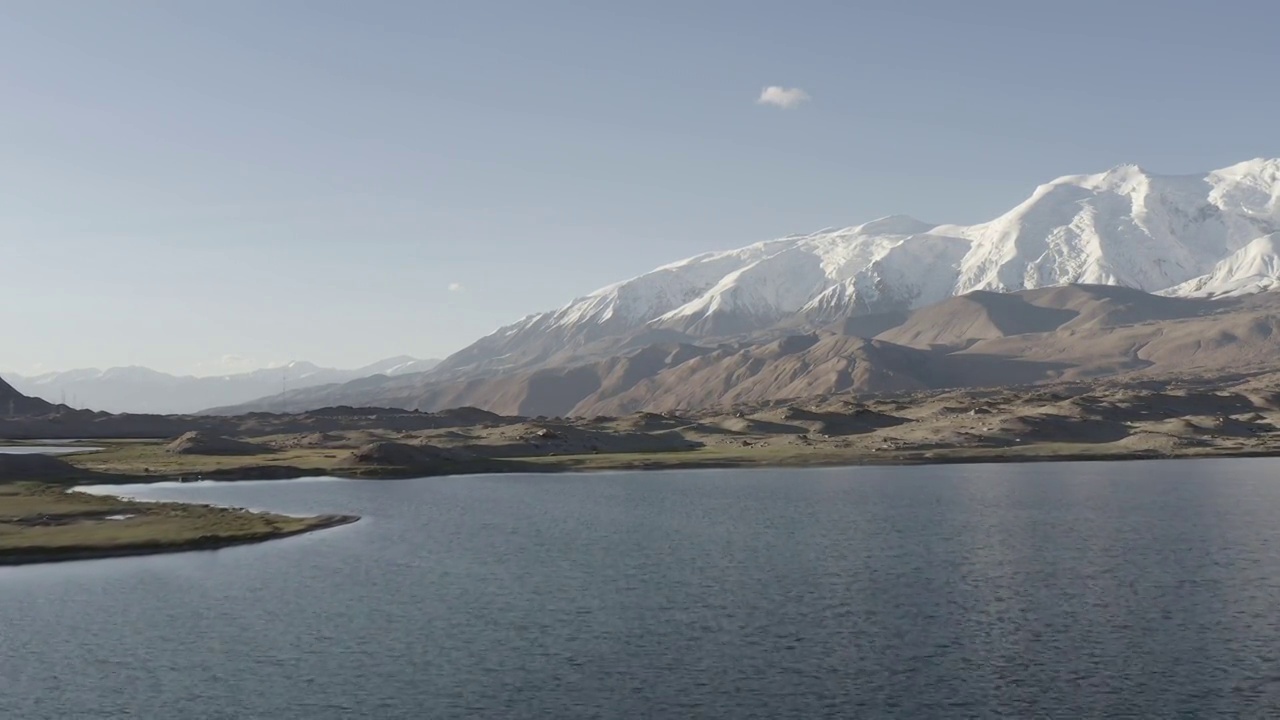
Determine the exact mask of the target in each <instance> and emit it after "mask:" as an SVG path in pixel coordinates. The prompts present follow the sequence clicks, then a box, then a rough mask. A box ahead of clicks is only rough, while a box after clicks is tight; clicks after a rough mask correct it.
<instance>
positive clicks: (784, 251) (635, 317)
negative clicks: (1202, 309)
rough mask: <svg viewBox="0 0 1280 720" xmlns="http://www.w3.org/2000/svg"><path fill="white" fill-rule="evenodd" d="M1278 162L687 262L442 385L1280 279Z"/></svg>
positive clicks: (576, 306)
mask: <svg viewBox="0 0 1280 720" xmlns="http://www.w3.org/2000/svg"><path fill="white" fill-rule="evenodd" d="M1277 232H1280V160H1274V159H1271V160H1265V159H1257V160H1250V161H1247V162H1243V163H1239V164H1237V165H1233V166H1231V167H1227V168H1223V169H1221V170H1215V171H1212V172H1209V173H1206V174H1203V175H1189V176H1164V175H1155V174H1152V173H1149V172H1147V171H1145V170H1143V169H1142V168H1139V167H1137V166H1133V165H1122V166H1119V167H1116V168H1113V169H1111V170H1109V171H1107V172H1104V173H1099V174H1096V175H1071V176H1067V177H1062V178H1059V179H1057V180H1054V181H1052V182H1050V183H1047V184H1045V185H1041V186H1040V187H1039V188H1036V190H1035V192H1034V193H1033V194H1032V195H1031V197H1029V198H1028V199H1027V200H1026V201H1025V202H1023V203H1021V204H1019V205H1018V206H1017V207H1015V208H1013V209H1012V210H1010V211H1009V212H1007V213H1005V214H1003V215H1001V216H1000V217H998V218H996V219H994V220H991V221H990V222H986V223H982V224H979V225H970V226H963V225H935V224H930V223H924V222H921V221H918V220H915V219H912V218H909V217H903V216H894V217H887V218H883V219H880V220H876V221H873V222H870V223H866V224H863V225H858V226H854V227H849V228H845V229H837V230H824V231H821V232H817V233H813V234H810V235H794V236H790V237H786V238H782V239H779V240H771V241H768V242H761V243H756V244H754V245H749V246H747V247H744V248H741V249H739V250H730V251H727V252H713V253H705V254H702V255H697V256H695V257H691V258H688V259H686V260H681V261H679V262H675V263H671V264H669V265H664V266H662V267H659V268H657V269H655V270H653V271H651V272H648V273H645V274H643V275H640V276H639V277H636V278H633V279H631V280H627V281H625V282H620V283H616V284H613V285H609V286H607V287H604V288H601V289H600V290H597V291H596V292H594V293H591V294H590V295H587V296H586V297H583V298H579V299H577V300H574V301H573V302H571V303H569V304H568V305H565V306H564V307H562V308H560V309H559V310H555V311H552V312H546V313H540V314H536V315H530V316H528V317H526V318H524V319H523V320H520V321H519V322H516V323H514V324H511V325H508V326H506V327H503V328H500V329H499V330H497V331H496V332H494V333H493V334H491V335H488V336H486V337H484V338H481V339H480V340H479V341H477V342H476V343H474V344H473V345H471V346H470V347H468V348H465V349H464V350H462V351H460V352H458V353H456V354H454V355H453V356H451V357H450V358H448V359H446V360H445V361H444V362H443V363H441V365H440V367H439V368H438V369H437V371H436V373H437V375H438V376H440V377H448V376H450V375H463V374H476V373H480V374H486V373H493V372H499V371H503V370H507V369H513V368H518V367H533V366H537V365H539V364H546V363H548V362H550V361H552V360H554V359H556V358H564V357H566V354H570V355H571V354H572V353H574V352H577V351H579V350H581V349H583V348H587V347H590V346H592V344H593V343H598V342H599V341H601V340H603V339H605V338H616V337H621V336H627V335H635V334H637V333H639V334H646V333H650V334H651V333H662V332H666V333H674V334H679V335H684V336H694V337H716V336H728V335H734V334H740V333H743V332H750V331H753V330H758V329H761V328H765V327H768V326H770V325H772V324H774V323H777V322H779V321H781V320H783V319H786V318H789V317H794V316H796V315H800V316H802V317H805V318H807V319H809V320H812V321H815V322H821V321H826V320H831V319H837V318H842V317H849V316H854V315H863V314H868V313H874V312H881V311H901V310H904V309H910V308H916V307H919V306H921V305H925V304H929V303H932V302H936V301H938V300H942V299H944V298H947V297H950V296H954V295H958V294H962V293H966V292H970V291H973V290H992V291H1000V292H1010V291H1016V290H1023V289H1031V288H1040V287H1047V286H1054V285H1063V284H1068V283H1094V284H1106V285H1122V286H1127V287H1132V288H1137V289H1141V290H1145V291H1148V292H1162V293H1167V294H1173V295H1196V296H1213V295H1220V294H1224V293H1239V292H1245V291H1251V290H1257V289H1264V288H1269V287H1271V286H1272V285H1273V284H1276V283H1277V282H1278V280H1277V278H1280V274H1278V270H1280V261H1278V260H1277V255H1276V244H1275V240H1276V236H1275V233H1277Z"/></svg>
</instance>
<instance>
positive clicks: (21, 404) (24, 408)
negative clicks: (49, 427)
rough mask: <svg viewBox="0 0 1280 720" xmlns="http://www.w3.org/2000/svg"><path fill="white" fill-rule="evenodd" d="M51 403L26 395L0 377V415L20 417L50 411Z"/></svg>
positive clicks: (51, 408)
mask: <svg viewBox="0 0 1280 720" xmlns="http://www.w3.org/2000/svg"><path fill="white" fill-rule="evenodd" d="M53 409H54V407H53V405H51V404H50V403H47V402H45V401H44V400H41V399H40V398H33V397H27V396H26V395H23V394H22V393H20V392H18V391H17V390H16V389H14V387H13V386H12V385H10V384H9V383H7V382H5V381H4V379H3V378H0V417H5V418H20V417H26V416H29V415H44V414H47V413H50V412H52V411H53Z"/></svg>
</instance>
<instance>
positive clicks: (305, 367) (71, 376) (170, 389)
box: [5, 356, 438, 414]
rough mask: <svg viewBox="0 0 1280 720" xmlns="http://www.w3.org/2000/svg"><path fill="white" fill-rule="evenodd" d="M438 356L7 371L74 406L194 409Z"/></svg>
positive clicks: (400, 369)
mask: <svg viewBox="0 0 1280 720" xmlns="http://www.w3.org/2000/svg"><path fill="white" fill-rule="evenodd" d="M437 362H438V361H435V360H420V359H417V358H412V357H407V356H402V357H395V358H389V359H387V360H382V361H379V362H376V363H373V364H371V365H366V366H365V367H362V368H357V369H354V370H338V369H334V368H325V367H320V366H318V365H315V364H313V363H309V362H301V361H295V362H291V363H288V364H286V365H281V366H278V367H271V368H263V369H260V370H254V371H251V372H246V373H239V374H235V375H222V376H217V377H192V376H178V375H170V374H168V373H162V372H158V371H156V370H152V369H150V368H145V367H137V366H133V367H115V368H108V369H106V370H99V369H96V368H82V369H78V370H68V371H66V372H53V373H45V374H43V375H37V376H33V377H24V376H22V375H18V374H12V373H10V374H6V375H5V379H7V380H8V381H9V382H10V384H12V385H13V387H14V388H16V389H17V390H18V391H19V392H21V393H23V394H25V395H31V396H34V397H40V398H43V399H45V400H47V401H49V402H52V403H63V402H65V403H67V404H69V405H74V406H75V407H78V408H88V409H92V410H105V411H107V412H132V413H160V414H177V413H194V412H197V411H199V410H203V409H204V408H208V407H212V406H214V405H224V404H230V403H241V402H247V401H249V400H253V399H256V398H260V397H263V396H267V395H274V394H277V393H279V392H281V390H282V389H289V388H295V389H296V388H309V387H316V386H319V385H326V384H329V383H343V382H348V381H351V380H356V379H359V378H365V377H370V376H373V375H391V376H396V375H406V374H410V373H418V372H424V371H426V370H429V369H430V368H431V367H433V366H434V365H435V364H436V363H437Z"/></svg>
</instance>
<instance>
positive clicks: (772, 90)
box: [756, 85, 810, 110]
mask: <svg viewBox="0 0 1280 720" xmlns="http://www.w3.org/2000/svg"><path fill="white" fill-rule="evenodd" d="M809 99H810V98H809V93H807V92H805V91H804V90H801V89H800V88H785V87H782V86H781V85H770V86H769V87H767V88H765V89H764V90H762V91H761V92H760V97H758V98H756V104H758V105H773V106H774V107H780V108H782V109H783V110H790V109H791V108H793V107H797V106H799V105H800V103H803V102H807V101H808V100H809Z"/></svg>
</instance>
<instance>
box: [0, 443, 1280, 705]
mask: <svg viewBox="0 0 1280 720" xmlns="http://www.w3.org/2000/svg"><path fill="white" fill-rule="evenodd" d="M1278 471H1280V461H1277V460H1271V459H1232V460H1221V459H1220V460H1196V461H1163V462H1123V463H1058V464H1047V463H1046V464H1033V465H972V466H958V465H952V466H941V467H898V468H888V467H886V468H848V469H822V470H807V471H796V470H755V471H699V472H676V471H673V472H661V473H658V472H654V473H604V474H592V475H539V476H472V477H461V478H435V479H423V480H410V481H337V480H318V481H274V482H254V483H240V484H192V485H182V486H178V485H168V486H158V487H149V488H145V489H138V488H136V487H135V488H130V489H129V493H130V494H131V495H135V496H139V497H144V498H152V499H166V500H192V501H200V502H211V503H224V504H233V505H241V506H249V507H255V508H264V509H272V510H277V511H281V512H289V513H355V514H359V515H362V516H363V518H364V519H363V520H362V521H361V522H359V523H356V524H354V525H350V526H346V527H342V528H337V529H334V530H329V531H324V532H320V533H315V534H311V535H306V536H302V537H297V538H292V539H288V540H281V541H276V542H270V543H265V544H261V545H255V546H249V547H240V548H231V549H225V550H219V551H216V552H203V553H188V554H179V555H169V556H152V557H141V558H123V559H113V560H102V561H90V562H77V563H67V564H60V565H45V566H29V567H18V568H9V569H0V633H3V643H0V717H5V718H9V717H12V718H23V719H26V720H30V719H37V718H51V719H53V718H56V719H58V720H61V719H63V718H125V717H128V718H192V719H197V718H227V719H228V720H230V719H233V718H234V719H239V718H274V719H294V718H297V719H299V720H301V719H303V718H306V719H308V720H310V719H314V718H350V717H370V718H464V717H483V718H525V717H528V718H533V717H537V718H542V717H546V718H623V717H627V718H629V717H646V718H650V717H651V718H688V717H707V718H826V717H868V718H882V717H903V718H925V717H1001V716H1004V717H1018V718H1032V717H1052V718H1085V717H1099V718H1102V717H1107V718H1115V717H1135V718H1139V717H1141V718H1155V717H1161V718H1167V717H1198V718H1205V717H1265V716H1271V717H1277V716H1280V479H1278Z"/></svg>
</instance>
